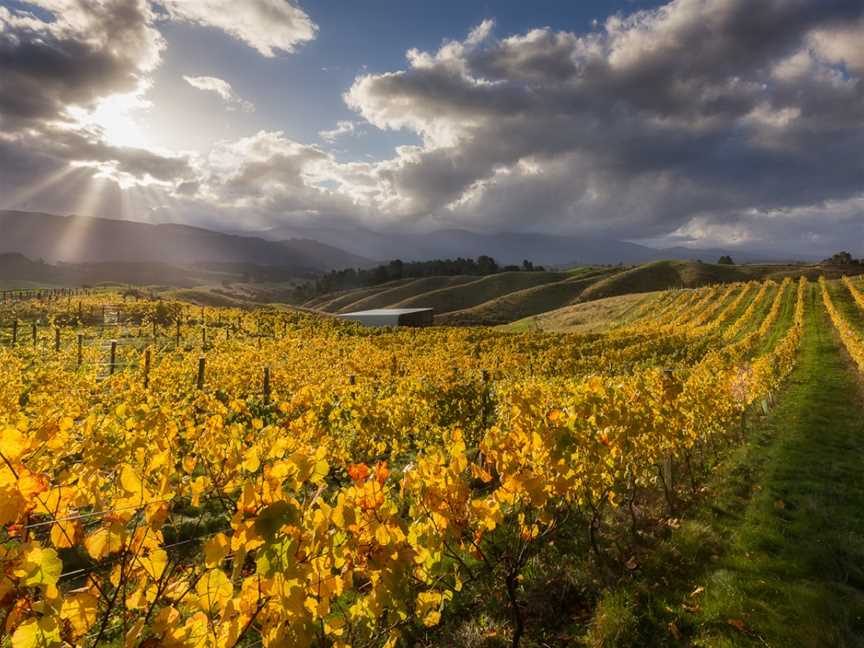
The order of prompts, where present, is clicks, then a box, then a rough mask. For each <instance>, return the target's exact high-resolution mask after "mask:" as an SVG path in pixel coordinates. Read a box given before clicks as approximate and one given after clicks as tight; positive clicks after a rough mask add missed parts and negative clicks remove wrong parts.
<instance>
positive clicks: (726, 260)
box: [717, 254, 735, 265]
mask: <svg viewBox="0 0 864 648" xmlns="http://www.w3.org/2000/svg"><path fill="white" fill-rule="evenodd" d="M717 263H719V264H720V265H735V262H734V261H733V260H732V257H731V256H729V255H728V254H724V255H723V256H721V257H720V258H719V259H718V260H717Z"/></svg>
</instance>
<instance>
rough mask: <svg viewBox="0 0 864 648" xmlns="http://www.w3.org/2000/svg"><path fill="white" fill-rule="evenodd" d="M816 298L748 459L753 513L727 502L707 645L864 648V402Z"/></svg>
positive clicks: (719, 527) (708, 597)
mask: <svg viewBox="0 0 864 648" xmlns="http://www.w3.org/2000/svg"><path fill="white" fill-rule="evenodd" d="M815 297H816V295H815V294H811V299H810V308H809V317H808V325H807V331H806V335H805V337H804V340H803V343H802V349H801V356H800V360H799V365H798V367H797V369H796V370H795V372H794V373H793V376H792V378H791V381H790V385H789V387H788V388H787V389H786V390H785V392H784V394H783V396H782V399H781V402H780V404H779V405H778V407H777V409H776V410H775V411H774V412H773V413H772V415H771V416H769V417H768V418H767V419H766V420H765V422H764V423H763V424H762V425H760V429H759V430H758V432H757V436H756V437H755V438H754V439H753V441H754V443H753V444H752V445H753V446H754V447H753V449H752V450H751V452H750V455H751V456H750V457H749V461H748V460H743V463H742V465H740V466H739V468H741V469H744V468H746V467H747V466H748V465H749V466H750V467H751V468H754V467H755V468H756V470H757V472H756V475H757V477H756V479H755V480H754V481H755V483H754V484H753V488H752V491H753V493H754V494H753V495H752V496H751V497H750V498H749V502H747V504H746V509H744V510H743V514H738V515H736V514H735V512H734V508H733V509H730V510H726V511H722V510H720V511H718V510H716V506H715V509H714V520H713V524H714V526H715V529H714V531H715V532H716V533H719V534H720V536H721V537H722V536H725V537H728V538H729V545H728V549H727V550H726V551H724V552H723V554H722V555H721V556H720V557H719V559H718V560H716V561H715V564H713V565H712V566H711V568H710V569H709V570H708V571H707V573H706V575H705V578H704V584H703V585H702V586H703V587H704V588H705V589H704V592H703V593H701V594H700V595H697V597H696V598H699V599H700V603H699V604H698V611H697V612H696V614H695V615H694V617H695V618H694V619H693V621H694V622H695V624H694V630H695V632H694V636H693V644H695V645H704V646H750V645H754V646H772V647H777V648H781V647H785V646H800V647H802V648H803V647H810V646H813V647H821V646H825V647H828V646H831V647H841V646H864V409H862V408H864V403H862V392H861V387H860V384H859V377H858V376H857V375H856V373H855V370H854V369H853V368H852V366H851V364H850V363H849V361H848V359H847V358H846V357H845V355H844V353H843V351H842V349H841V346H840V343H839V341H838V340H837V338H836V336H835V335H834V332H833V330H832V327H831V323H830V322H829V320H828V317H827V313H826V312H825V309H824V307H823V306H822V304H821V302H820V300H818V299H816V298H815ZM745 473H746V470H745V471H744V473H741V474H742V475H744V474H745ZM744 481H746V478H745V479H744ZM738 485H739V486H740V485H741V483H740V482H739V484H738ZM729 487H730V488H732V489H734V487H735V484H734V483H733V484H729ZM730 495H731V493H730ZM735 499H737V498H734V497H731V498H729V497H727V498H726V499H725V501H722V504H726V505H732V506H734V502H735ZM722 504H721V505H722ZM694 607H696V606H694Z"/></svg>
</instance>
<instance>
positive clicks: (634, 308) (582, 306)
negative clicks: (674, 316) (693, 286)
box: [508, 291, 662, 333]
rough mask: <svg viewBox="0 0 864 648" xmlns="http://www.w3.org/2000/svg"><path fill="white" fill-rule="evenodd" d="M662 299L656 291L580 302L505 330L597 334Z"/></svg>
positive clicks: (525, 319)
mask: <svg viewBox="0 0 864 648" xmlns="http://www.w3.org/2000/svg"><path fill="white" fill-rule="evenodd" d="M661 295H662V293H661V292H659V291H657V292H650V293H634V294H632V295H618V296H617V297H606V298H604V299H597V300H594V301H590V302H582V303H579V304H573V305H572V306H566V307H564V308H559V309H556V310H552V311H549V312H546V313H541V314H539V315H535V316H532V317H526V318H524V319H521V320H518V321H515V322H513V323H512V324H510V325H509V326H508V329H511V330H514V331H521V330H535V329H536V330H540V331H562V332H566V333H600V332H603V331H606V330H608V329H609V328H611V327H613V326H617V325H620V324H626V323H627V322H628V321H630V320H631V319H633V318H634V317H635V316H636V315H637V314H638V313H639V312H640V311H641V310H642V309H643V307H645V308H647V307H649V306H650V304H651V303H652V302H654V301H656V300H657V299H659V298H660V296H661Z"/></svg>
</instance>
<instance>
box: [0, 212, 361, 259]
mask: <svg viewBox="0 0 864 648" xmlns="http://www.w3.org/2000/svg"><path fill="white" fill-rule="evenodd" d="M3 253H18V254H23V255H24V256H26V257H29V258H30V259H43V260H44V261H46V262H48V263H58V262H63V263H105V262H118V261H122V262H129V263H135V262H139V263H140V262H149V263H164V264H170V265H174V266H193V265H197V264H203V263H235V264H236V263H254V264H257V265H261V266H281V267H286V268H291V269H292V270H294V271H296V272H297V273H298V274H303V273H310V272H311V273H314V272H321V271H325V270H332V269H335V268H349V267H357V266H368V265H370V264H372V261H370V260H369V259H365V258H362V257H360V256H357V255H354V254H351V253H349V252H345V251H344V250H341V249H338V248H335V247H333V246H330V245H327V244H324V243H319V242H318V241H312V240H303V239H287V240H279V241H274V240H266V239H263V238H260V237H254V236H237V235H234V234H225V233H222V232H216V231H213V230H208V229H203V228H200V227H190V226H188V225H173V224H164V225H151V224H148V223H137V222H132V221H122V220H112V219H106V218H87V217H83V216H56V215H53V214H43V213H38V212H22V211H0V254H3Z"/></svg>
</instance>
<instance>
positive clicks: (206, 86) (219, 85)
mask: <svg viewBox="0 0 864 648" xmlns="http://www.w3.org/2000/svg"><path fill="white" fill-rule="evenodd" d="M183 80H184V81H186V83H188V84H189V85H191V86H192V87H193V88H197V89H198V90H204V91H205V92H215V93H216V94H217V95H219V97H220V98H221V99H222V101H224V102H225V104H226V105H227V107H228V110H241V111H243V112H254V111H255V104H253V103H252V102H250V101H246V100H245V99H243V98H241V97H240V96H238V95H237V94H236V93H235V92H234V89H233V88H232V87H231V84H230V83H228V82H227V81H223V80H222V79H219V78H217V77H212V76H198V77H190V76H184V77H183Z"/></svg>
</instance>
